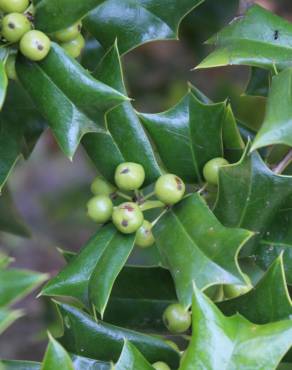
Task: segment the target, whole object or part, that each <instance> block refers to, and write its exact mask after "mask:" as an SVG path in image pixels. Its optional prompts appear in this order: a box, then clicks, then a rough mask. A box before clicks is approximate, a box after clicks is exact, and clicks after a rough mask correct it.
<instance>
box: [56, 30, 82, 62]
mask: <svg viewBox="0 0 292 370" xmlns="http://www.w3.org/2000/svg"><path fill="white" fill-rule="evenodd" d="M60 45H61V46H62V48H63V49H64V50H65V51H66V53H67V54H68V55H70V57H72V58H78V57H79V55H80V54H81V52H82V50H83V48H84V46H85V40H84V37H83V36H82V35H80V34H79V35H78V36H77V37H76V38H75V39H73V40H70V41H67V42H63V43H61V44H60Z"/></svg>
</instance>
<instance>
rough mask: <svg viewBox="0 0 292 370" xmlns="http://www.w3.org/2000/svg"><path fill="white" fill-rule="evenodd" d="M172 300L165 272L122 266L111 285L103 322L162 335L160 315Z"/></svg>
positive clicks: (155, 268)
mask: <svg viewBox="0 0 292 370" xmlns="http://www.w3.org/2000/svg"><path fill="white" fill-rule="evenodd" d="M157 282H159V284H157ZM176 301H177V297H176V293H175V289H174V284H173V280H172V278H171V275H170V273H169V271H168V270H166V269H163V268H161V267H140V266H125V267H124V269H123V270H122V271H121V273H120V275H119V276H118V278H117V280H116V282H115V284H114V286H113V290H112V293H111V297H110V300H109V303H108V305H107V308H106V311H105V315H104V320H105V321H106V322H110V323H111V324H114V325H118V326H122V327H126V328H129V329H135V330H143V331H148V332H153V333H154V332H160V333H161V332H162V333H165V332H166V327H165V325H164V323H163V321H162V315H163V312H164V310H165V309H166V307H168V306H169V305H170V304H171V303H174V302H176Z"/></svg>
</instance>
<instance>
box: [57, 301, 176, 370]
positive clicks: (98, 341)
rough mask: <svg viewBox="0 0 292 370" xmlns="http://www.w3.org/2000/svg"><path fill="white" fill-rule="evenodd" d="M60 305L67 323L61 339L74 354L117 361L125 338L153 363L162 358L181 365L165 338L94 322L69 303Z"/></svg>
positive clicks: (174, 364) (169, 362) (172, 363)
mask: <svg viewBox="0 0 292 370" xmlns="http://www.w3.org/2000/svg"><path fill="white" fill-rule="evenodd" d="M58 307H59V309H60V313H61V315H62V317H63V319H64V324H65V326H64V329H65V332H64V336H63V337H62V338H61V340H60V341H61V343H62V344H63V345H64V346H65V347H66V348H67V350H69V351H71V352H73V353H76V354H78V355H83V356H86V357H89V358H93V359H95V358H98V359H99V360H102V361H117V360H118V358H119V356H120V353H121V351H122V348H123V344H124V340H128V341H129V342H131V343H132V344H133V345H135V346H136V347H137V349H138V350H139V351H140V352H141V353H142V354H143V356H145V358H146V359H147V360H148V361H149V362H151V363H152V362H155V361H159V360H161V361H165V362H167V363H168V364H169V365H170V366H173V367H176V366H178V362H179V354H178V353H177V352H176V351H175V350H174V349H173V348H171V347H170V346H169V345H168V344H167V343H165V342H164V341H163V340H161V339H158V338H156V337H152V336H149V335H146V334H140V333H138V332H135V331H131V330H127V329H122V328H119V327H117V326H114V325H110V324H106V323H104V322H102V321H94V320H93V319H92V318H91V317H90V316H88V315H87V314H85V313H84V312H82V311H80V310H78V309H77V308H75V307H72V306H69V305H66V304H58Z"/></svg>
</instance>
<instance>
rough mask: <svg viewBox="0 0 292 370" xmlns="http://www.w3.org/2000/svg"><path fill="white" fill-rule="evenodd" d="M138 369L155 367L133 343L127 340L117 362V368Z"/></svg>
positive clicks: (148, 369)
mask: <svg viewBox="0 0 292 370" xmlns="http://www.w3.org/2000/svg"><path fill="white" fill-rule="evenodd" d="M137 369H139V370H153V369H154V368H153V367H152V366H151V365H150V364H149V362H148V361H147V360H146V359H145V358H144V357H143V356H142V355H141V353H140V352H139V351H138V350H137V349H136V348H135V347H134V346H133V345H132V344H131V343H129V342H125V344H124V347H123V351H122V353H121V356H120V358H119V361H118V362H117V363H116V364H115V370H137Z"/></svg>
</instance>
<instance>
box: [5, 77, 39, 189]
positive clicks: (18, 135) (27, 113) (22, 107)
mask: <svg viewBox="0 0 292 370" xmlns="http://www.w3.org/2000/svg"><path fill="white" fill-rule="evenodd" d="M12 107H13V109H12ZM19 122H22V124H19ZM44 127H45V124H44V122H43V120H42V119H41V118H40V116H39V114H38V112H37V111H36V109H35V108H34V106H33V104H32V101H31V100H30V99H29V97H28V95H27V94H26V93H25V91H24V90H23V89H22V87H21V86H20V85H19V84H14V83H9V88H8V93H7V97H6V101H5V104H4V107H3V110H2V111H1V112H0V192H1V190H2V188H3V186H4V184H5V183H6V181H7V179H8V177H9V175H10V173H11V171H12V169H13V167H14V166H15V164H16V162H17V161H18V160H19V158H20V157H21V156H24V157H27V156H28V155H29V154H30V152H31V151H32V149H33V148H34V145H35V143H36V141H37V140H38V138H39V136H40V134H41V133H42V132H43V129H44Z"/></svg>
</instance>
